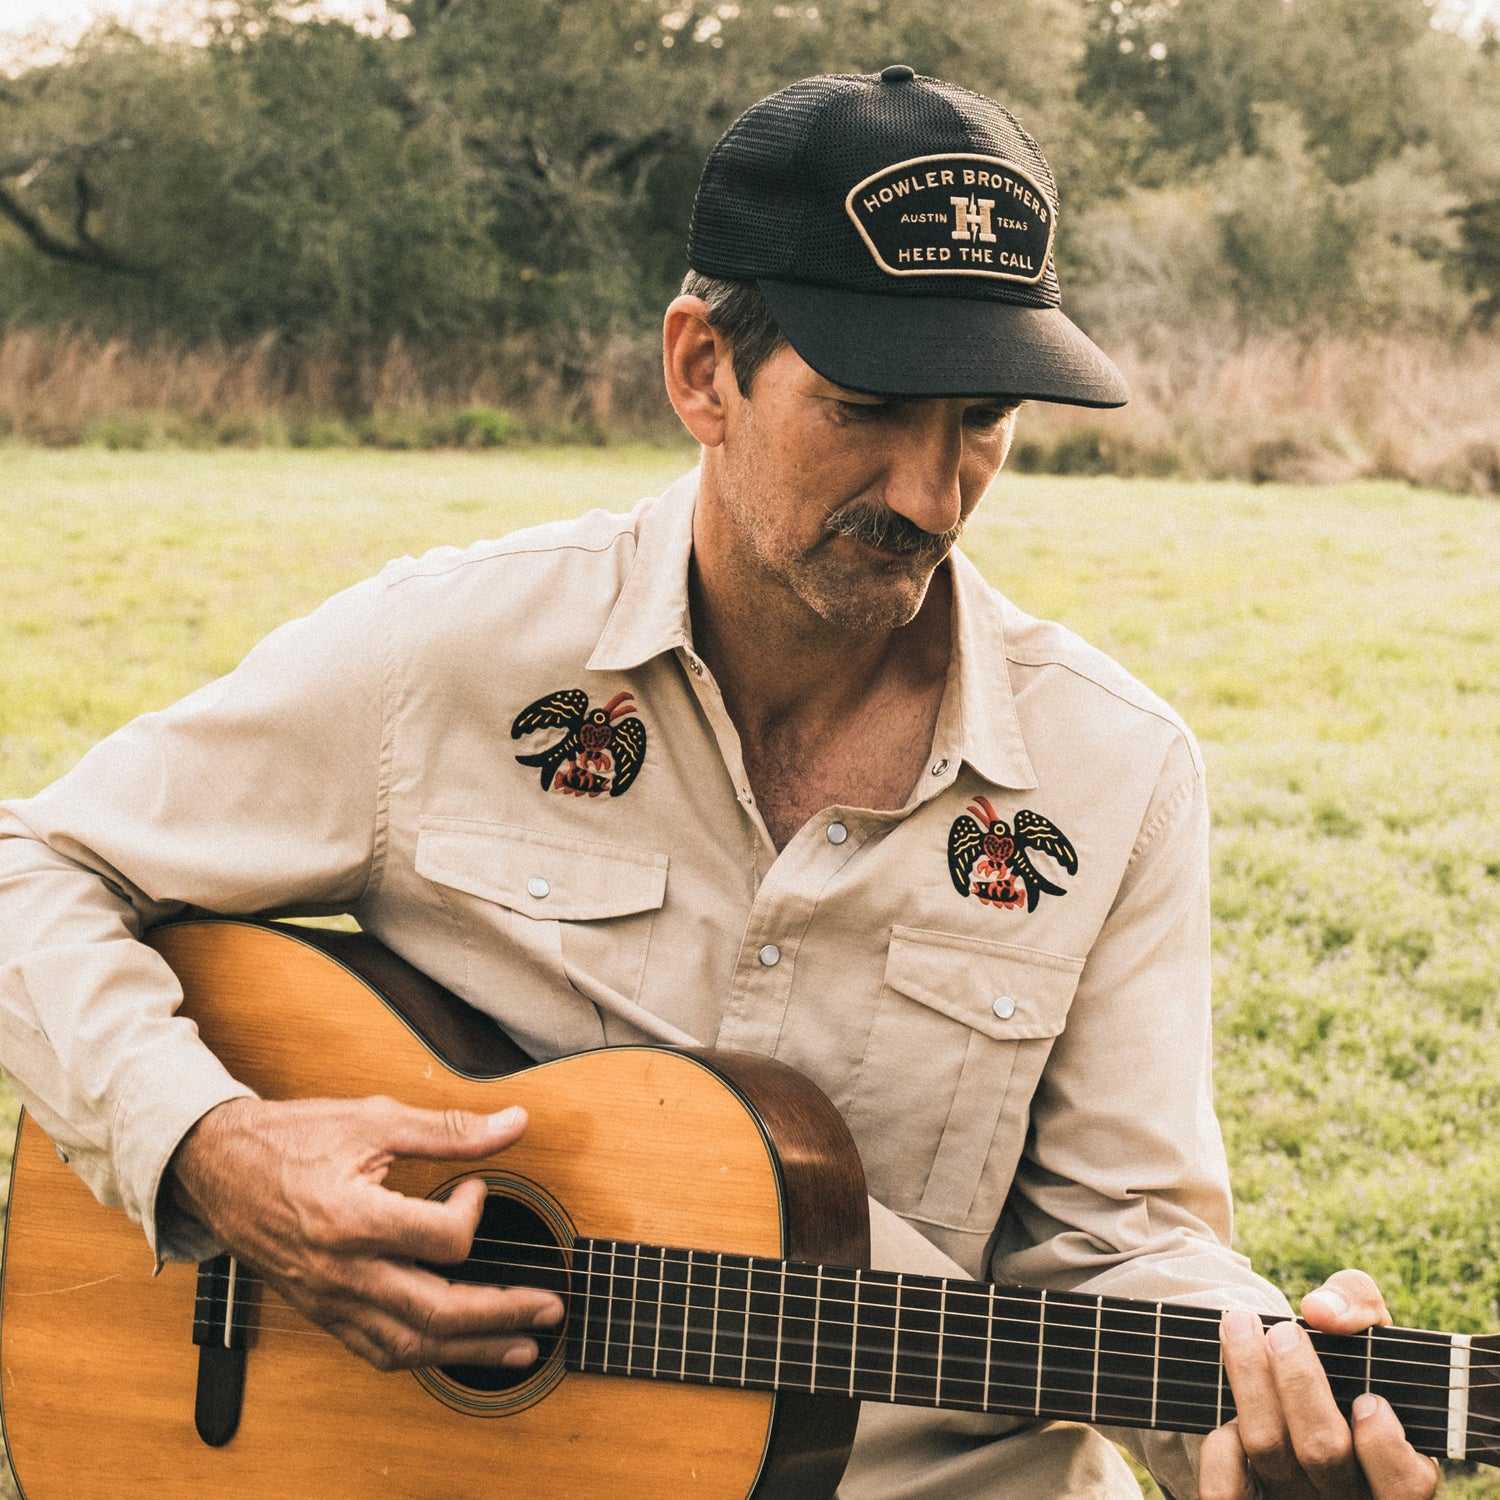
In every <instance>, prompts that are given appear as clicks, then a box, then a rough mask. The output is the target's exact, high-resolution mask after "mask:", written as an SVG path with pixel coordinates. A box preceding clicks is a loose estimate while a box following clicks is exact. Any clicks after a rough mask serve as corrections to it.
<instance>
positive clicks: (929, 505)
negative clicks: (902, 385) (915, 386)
mask: <svg viewBox="0 0 1500 1500" xmlns="http://www.w3.org/2000/svg"><path fill="white" fill-rule="evenodd" d="M907 418H908V420H906V421H904V422H902V423H901V424H900V428H899V430H898V431H897V432H896V433H895V434H894V435H893V437H894V441H893V443H892V446H891V453H890V459H889V462H888V464H887V467H886V479H885V503H886V504H887V505H888V506H889V507H890V508H891V509H892V510H894V511H896V512H897V513H898V514H900V515H903V516H905V517H906V519H907V520H908V521H910V522H912V524H913V525H916V526H920V527H921V528H922V530H923V531H929V532H932V533H934V534H935V535H941V534H942V533H943V532H945V531H949V530H951V529H952V528H953V527H954V526H957V525H958V523H959V522H960V521H961V520H962V519H963V490H962V486H961V485H960V483H959V473H960V469H961V466H962V461H963V451H964V441H963V437H964V434H963V414H962V411H961V410H960V411H953V410H951V409H950V408H949V404H948V403H947V402H944V401H914V402H912V404H911V407H910V409H909V411H908V413H907Z"/></svg>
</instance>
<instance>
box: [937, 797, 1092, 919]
mask: <svg viewBox="0 0 1500 1500" xmlns="http://www.w3.org/2000/svg"><path fill="white" fill-rule="evenodd" d="M970 814H973V816H972V817H971V816H970ZM1029 849H1038V850H1040V851H1041V852H1042V853H1043V854H1048V855H1051V857H1052V858H1053V859H1055V860H1056V861H1057V862H1058V864H1060V865H1061V866H1062V867H1063V869H1065V870H1066V871H1067V872H1068V874H1069V875H1076V874H1077V873H1078V854H1077V852H1076V851H1075V850H1074V848H1073V846H1072V844H1070V843H1069V842H1068V840H1067V838H1066V836H1065V835H1064V833H1063V831H1062V829H1060V828H1059V827H1058V826H1057V824H1056V823H1053V822H1051V821H1050V820H1049V819H1047V818H1044V817H1043V816H1042V815H1041V814H1040V813H1034V812H1029V811H1028V810H1027V809H1026V808H1024V807H1023V808H1020V809H1019V810H1018V811H1017V813H1016V822H1015V827H1014V828H1012V827H1011V826H1010V824H1008V823H1007V822H1005V820H1004V819H1003V818H1001V817H1000V816H999V814H998V813H996V811H995V809H994V808H993V807H991V806H990V804H989V799H988V798H985V797H976V798H975V799H974V800H973V801H972V802H971V803H970V804H969V811H968V812H967V813H964V814H963V815H962V816H961V817H958V818H955V819H954V820H953V827H952V828H950V829H949V830H948V873H949V874H950V875H951V876H952V877H953V885H954V888H955V889H956V890H957V891H958V894H959V895H960V896H978V897H979V899H980V900H981V901H982V902H984V904H985V905H986V906H999V907H1005V908H1015V907H1019V906H1021V905H1022V904H1023V903H1024V905H1025V907H1026V910H1027V911H1029V912H1030V911H1035V910H1036V904H1037V902H1038V901H1040V900H1041V899H1042V896H1043V894H1044V893H1045V894H1046V895H1048V896H1066V895H1067V894H1068V893H1067V891H1065V890H1064V889H1063V888H1062V886H1060V885H1057V884H1056V883H1055V882H1053V881H1051V880H1048V879H1047V877H1046V876H1045V875H1043V874H1042V873H1041V871H1040V870H1038V869H1037V867H1036V866H1035V865H1034V864H1032V862H1031V860H1030V859H1029V858H1028V857H1027V850H1029Z"/></svg>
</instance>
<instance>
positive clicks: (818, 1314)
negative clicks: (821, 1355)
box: [807, 1266, 823, 1391]
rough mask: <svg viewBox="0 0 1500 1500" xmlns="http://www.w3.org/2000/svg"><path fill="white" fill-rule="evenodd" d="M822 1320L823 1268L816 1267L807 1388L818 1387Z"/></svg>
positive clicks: (812, 1389)
mask: <svg viewBox="0 0 1500 1500" xmlns="http://www.w3.org/2000/svg"><path fill="white" fill-rule="evenodd" d="M822 1321H823V1268H822V1266H819V1267H818V1279H817V1285H816V1288H815V1289H814V1291H813V1313H812V1360H811V1362H810V1363H809V1364H808V1367H807V1388H808V1390H810V1391H815V1390H817V1388H818V1334H819V1333H820V1332H821V1331H822V1329H821V1327H820V1325H821V1324H822Z"/></svg>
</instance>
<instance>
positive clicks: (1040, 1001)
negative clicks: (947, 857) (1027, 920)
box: [885, 927, 1083, 1041]
mask: <svg viewBox="0 0 1500 1500" xmlns="http://www.w3.org/2000/svg"><path fill="white" fill-rule="evenodd" d="M1082 971H1083V960H1082V959H1081V958H1066V957H1064V956H1063V955H1062V954H1058V953H1047V952H1045V951H1043V950H1042V949H1040V948H1021V947H1017V946H1015V945H1014V944H1011V943H994V942H988V941H986V940H984V939H981V938H966V937H958V936H957V935H955V934H951V933H946V932H928V931H925V930H923V929H921V928H916V927H893V928H892V929H891V947H890V952H889V953H888V955H887V956H886V961H885V982H886V984H887V985H889V986H890V987H891V988H892V989H893V990H897V991H899V992H900V993H901V994H903V995H905V996H906V997H907V998H908V999H909V1000H915V1001H917V1002H918V1004H921V1005H926V1006H928V1007H930V1008H931V1009H932V1010H936V1011H940V1012H941V1013H942V1014H943V1015H945V1016H951V1017H952V1018H953V1019H954V1020H955V1021H962V1022H963V1023H964V1025H966V1026H972V1027H973V1028H974V1029H975V1030H976V1031H981V1032H983V1033H984V1034H985V1035H986V1036H992V1037H994V1038H996V1040H998V1041H1020V1040H1022V1039H1024V1038H1027V1037H1042V1036H1056V1035H1057V1034H1058V1033H1059V1032H1060V1031H1061V1030H1062V1029H1063V1025H1064V1023H1065V1022H1066V1021H1067V1018H1068V1009H1069V1007H1070V1006H1071V1005H1072V1003H1073V992H1074V990H1076V989H1077V988H1078V976H1079V974H1080V973H1081V972H1082Z"/></svg>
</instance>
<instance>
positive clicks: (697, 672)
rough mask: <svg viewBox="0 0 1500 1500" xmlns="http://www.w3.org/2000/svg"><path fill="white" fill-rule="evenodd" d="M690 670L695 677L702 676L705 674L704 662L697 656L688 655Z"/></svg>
mask: <svg viewBox="0 0 1500 1500" xmlns="http://www.w3.org/2000/svg"><path fill="white" fill-rule="evenodd" d="M688 670H689V671H690V672H691V673H692V674H693V676H694V677H701V676H702V675H703V663H702V662H701V661H699V660H698V658H697V657H696V656H690V657H688Z"/></svg>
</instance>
